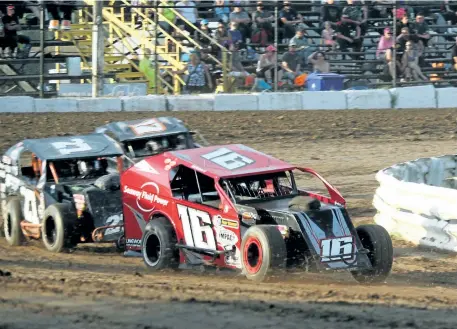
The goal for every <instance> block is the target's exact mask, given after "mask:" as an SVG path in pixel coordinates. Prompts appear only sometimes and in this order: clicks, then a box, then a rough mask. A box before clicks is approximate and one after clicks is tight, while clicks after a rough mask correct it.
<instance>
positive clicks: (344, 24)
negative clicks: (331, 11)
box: [336, 14, 362, 58]
mask: <svg viewBox="0 0 457 329" xmlns="http://www.w3.org/2000/svg"><path fill="white" fill-rule="evenodd" d="M336 32H337V34H336V40H337V42H338V45H339V46H340V49H341V51H348V48H352V51H354V52H360V51H361V48H362V40H361V38H360V26H358V25H357V24H356V23H353V22H352V21H350V20H349V16H348V15H347V14H343V15H342V16H341V21H340V22H339V23H338V25H337V28H336ZM359 57H360V56H359V55H356V56H354V58H359Z"/></svg>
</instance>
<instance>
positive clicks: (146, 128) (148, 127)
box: [129, 119, 167, 136]
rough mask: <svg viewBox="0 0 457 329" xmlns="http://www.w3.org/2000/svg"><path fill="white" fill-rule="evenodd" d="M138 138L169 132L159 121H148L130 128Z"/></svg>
mask: <svg viewBox="0 0 457 329" xmlns="http://www.w3.org/2000/svg"><path fill="white" fill-rule="evenodd" d="M129 127H130V129H132V131H133V133H134V134H135V135H137V136H140V135H145V134H154V133H158V132H162V131H165V130H167V127H165V125H164V124H163V123H161V122H160V121H159V120H157V119H150V120H146V121H143V122H140V123H137V124H134V125H130V126H129Z"/></svg>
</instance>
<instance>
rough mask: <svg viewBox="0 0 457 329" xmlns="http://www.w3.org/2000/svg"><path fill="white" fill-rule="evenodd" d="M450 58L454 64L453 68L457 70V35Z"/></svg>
mask: <svg viewBox="0 0 457 329" xmlns="http://www.w3.org/2000/svg"><path fill="white" fill-rule="evenodd" d="M452 60H453V64H454V69H455V70H456V71H457V37H455V45H454V47H453V48H452Z"/></svg>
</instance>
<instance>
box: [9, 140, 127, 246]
mask: <svg viewBox="0 0 457 329" xmlns="http://www.w3.org/2000/svg"><path fill="white" fill-rule="evenodd" d="M122 156H123V151H122V149H121V148H120V146H119V145H118V144H117V143H116V142H115V141H114V140H112V139H111V138H109V137H108V136H106V135H104V134H90V135H84V136H65V137H51V138H44V139H27V140H24V141H22V142H20V143H18V144H16V145H14V146H13V147H11V148H10V149H9V150H8V151H7V152H6V154H5V155H4V156H3V157H2V158H1V162H0V192H1V193H0V200H1V208H2V217H3V220H4V225H3V226H4V234H5V238H6V240H7V241H8V243H9V244H10V245H20V244H21V243H22V242H23V241H24V239H25V238H28V239H40V238H41V239H42V241H43V243H44V245H45V247H46V248H47V249H48V250H49V251H52V252H60V251H62V250H63V249H66V248H69V247H74V246H76V244H78V243H81V242H112V241H118V240H119V239H121V237H122V236H123V231H124V229H123V217H122V203H121V201H120V200H121V192H120V182H119V174H118V173H115V172H113V173H108V171H107V167H108V161H107V158H116V159H118V161H117V163H118V165H119V166H118V171H121V170H122V165H123V161H122Z"/></svg>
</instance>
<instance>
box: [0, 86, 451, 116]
mask: <svg viewBox="0 0 457 329" xmlns="http://www.w3.org/2000/svg"><path fill="white" fill-rule="evenodd" d="M75 104H76V105H75ZM453 107H457V88H443V89H435V88H434V87H433V86H431V85H430V86H417V87H405V88H396V89H390V91H389V90H385V89H375V90H360V91H302V92H290V93H271V92H266V93H253V94H203V95H181V96H154V95H150V96H132V97H121V98H109V97H104V98H52V99H44V100H43V99H33V98H31V97H28V96H6V97H0V113H9V112H12V113H15V112H17V113H24V112H25V113H27V112H75V111H78V112H112V111H114V112H119V111H231V110H246V111H264V110H267V111H268V110H346V109H351V110H352V109H360V110H363V109H389V108H395V109H407V108H427V109H429V108H453Z"/></svg>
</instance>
